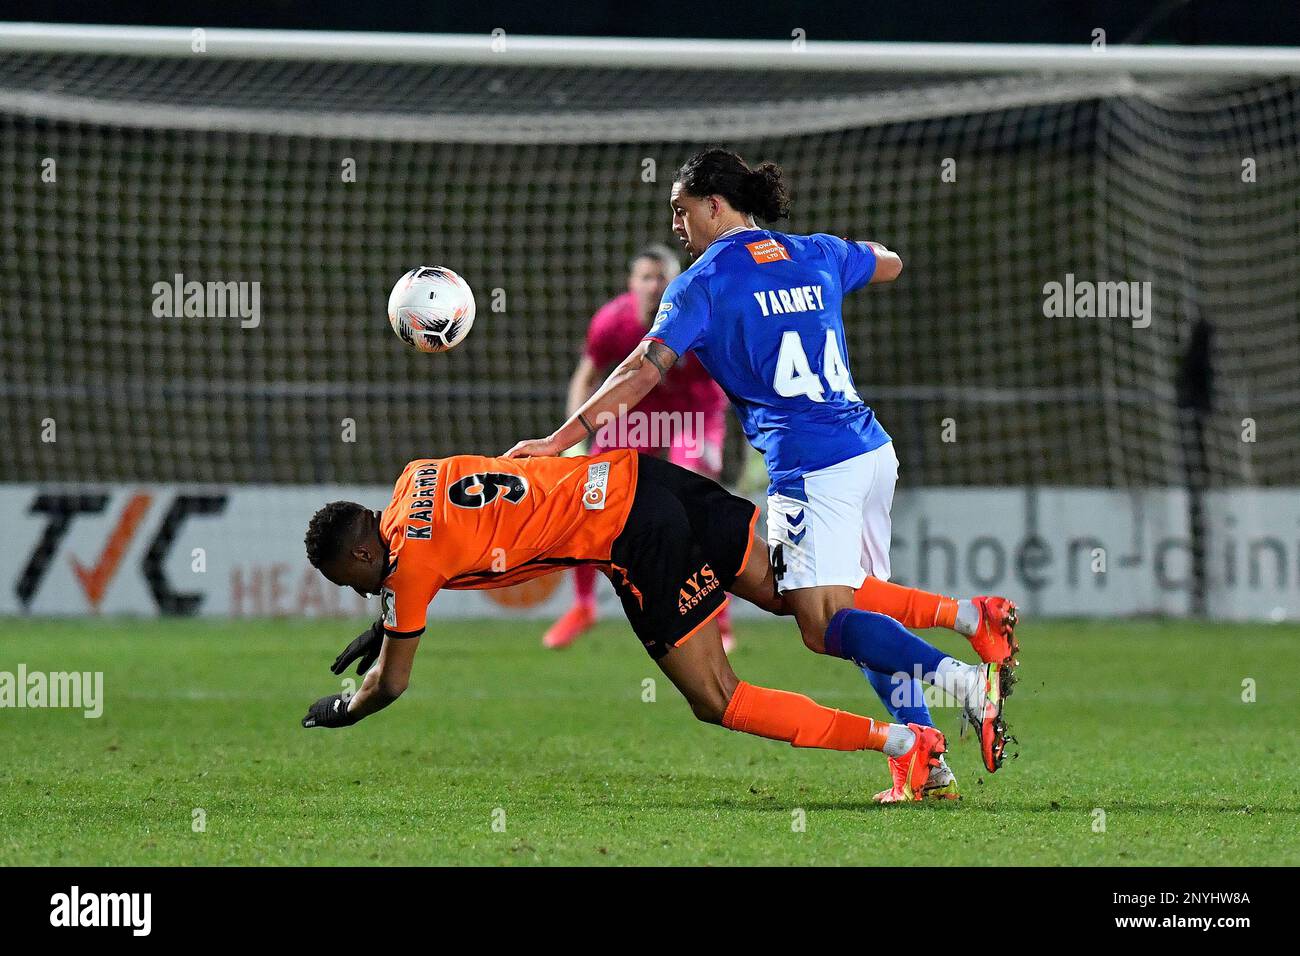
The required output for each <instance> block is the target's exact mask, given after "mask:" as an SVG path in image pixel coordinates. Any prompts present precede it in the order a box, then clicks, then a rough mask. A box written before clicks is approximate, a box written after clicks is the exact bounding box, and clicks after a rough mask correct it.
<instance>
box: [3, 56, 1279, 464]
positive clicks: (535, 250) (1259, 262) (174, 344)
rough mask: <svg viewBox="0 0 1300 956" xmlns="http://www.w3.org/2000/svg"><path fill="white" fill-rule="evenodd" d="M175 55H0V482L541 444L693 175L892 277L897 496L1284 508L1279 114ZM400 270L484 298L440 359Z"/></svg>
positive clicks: (825, 73)
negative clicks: (442, 273)
mask: <svg viewBox="0 0 1300 956" xmlns="http://www.w3.org/2000/svg"><path fill="white" fill-rule="evenodd" d="M488 43H489V41H488V40H487V39H486V38H484V39H483V40H482V41H481V45H482V46H483V47H484V48H485V50H486V48H487V47H488ZM174 52H175V51H172V50H169V51H165V55H164V53H156V52H151V51H149V50H141V51H138V52H120V51H118V52H115V51H113V50H101V51H98V52H94V51H92V52H85V51H80V52H73V51H70V50H59V49H39V50H38V49H17V48H12V47H6V48H5V49H4V50H3V51H0V189H2V190H3V196H4V197H5V198H4V201H3V203H0V314H2V315H3V323H4V335H3V339H2V341H0V389H3V393H4V396H3V400H2V401H0V443H3V446H4V448H5V453H4V455H3V456H0V481H69V482H77V481H85V480H87V479H89V478H93V479H94V480H97V481H121V480H129V481H163V482H170V481H186V482H256V483H308V482H335V483H340V482H347V483H370V482H373V483H386V482H388V481H390V480H391V478H392V476H393V475H394V474H395V473H396V472H397V470H398V469H399V468H400V466H401V465H402V463H404V462H405V461H407V460H408V459H410V458H412V457H416V456H422V455H441V454H449V453H453V452H477V453H488V454H492V453H499V452H500V451H503V450H504V449H506V448H507V447H509V446H510V445H511V444H512V443H513V442H515V441H516V440H518V439H520V438H525V437H536V436H540V435H543V434H545V433H546V432H547V431H549V430H550V429H551V428H553V427H554V426H555V425H556V424H557V423H558V422H559V421H560V420H561V418H562V414H563V405H564V393H565V386H566V382H567V379H568V377H569V375H570V373H571V371H572V369H573V367H574V364H575V362H576V360H577V357H578V354H579V349H580V346H581V341H582V336H583V333H584V330H585V327H586V323H587V320H588V319H589V317H590V316H591V315H592V313H593V312H594V311H595V310H596V309H597V308H599V306H600V305H601V304H603V303H604V302H605V301H607V300H608V299H609V298H611V297H613V296H614V295H616V294H617V293H619V292H620V291H622V289H623V288H624V285H623V283H624V273H625V265H626V262H627V260H628V257H629V255H630V254H631V253H632V252H633V251H634V250H636V249H637V248H638V247H640V246H642V245H643V244H645V243H647V242H650V241H660V242H663V241H665V240H668V241H671V236H670V224H669V212H668V202H667V199H668V192H669V189H670V186H671V183H672V179H673V176H674V172H675V170H676V168H677V167H678V166H679V165H680V163H681V162H682V161H683V160H684V159H685V158H686V157H687V156H689V155H690V154H691V153H692V152H693V151H694V150H696V149H697V148H699V147H702V146H705V145H714V144H725V145H728V146H730V147H732V148H734V149H736V150H737V151H739V152H740V153H741V154H742V155H743V156H744V157H746V159H748V160H750V161H760V160H773V161H775V162H777V163H779V164H780V165H781V166H782V167H783V168H784V169H785V171H786V173H787V176H788V179H789V182H790V184H791V187H792V192H793V197H794V206H793V214H792V218H791V220H790V221H789V222H788V223H782V224H779V225H777V226H775V227H774V228H778V229H781V230H784V231H790V232H830V233H834V234H838V235H843V236H848V237H853V238H869V239H873V240H878V241H882V242H885V243H886V244H888V245H889V246H890V247H891V248H893V249H895V250H897V251H899V252H900V254H901V255H902V256H903V259H904V261H905V264H906V267H905V271H904V274H903V277H902V279H901V280H900V281H899V282H897V283H896V284H894V285H893V286H890V287H886V288H883V289H870V290H867V291H865V292H864V293H860V294H856V295H854V296H852V297H850V299H849V300H848V302H847V304H846V306H845V324H846V329H847V332H848V337H849V344H850V356H849V361H850V364H851V366H852V369H853V372H854V375H855V378H856V382H857V386H858V391H859V392H860V393H861V394H862V396H863V398H864V400H866V401H867V402H868V403H869V404H871V405H872V406H874V407H875V408H876V409H877V410H878V412H879V415H880V417H881V419H882V421H883V423H884V424H885V426H886V428H887V429H888V430H889V431H890V432H891V433H892V435H893V436H894V438H895V440H896V441H897V442H898V444H899V446H900V456H901V457H902V458H903V460H904V463H905V467H906V476H905V478H906V481H907V483H908V484H910V485H914V486H916V485H966V484H969V485H1000V486H1016V485H1053V484H1058V485H1059V484H1068V485H1087V486H1100V487H1128V486H1164V485H1183V484H1186V483H1187V481H1188V478H1187V476H1188V474H1189V473H1192V472H1195V473H1196V474H1199V475H1201V476H1202V479H1203V480H1204V481H1206V482H1208V483H1209V484H1211V485H1218V486H1230V485H1242V484H1247V485H1270V484H1272V485H1284V484H1288V483H1290V484H1294V483H1295V482H1296V479H1297V475H1298V474H1300V374H1298V373H1297V367H1298V363H1300V321H1297V315H1296V308H1297V305H1296V303H1297V301H1300V270H1298V269H1297V263H1300V255H1298V253H1300V227H1298V226H1297V223H1298V222H1300V168H1298V163H1300V160H1298V157H1300V132H1298V125H1297V121H1298V120H1300V81H1298V79H1297V77H1296V76H1294V75H1285V74H1284V73H1279V74H1278V75H1272V76H1269V75H1233V74H1232V73H1230V72H1229V73H1222V72H1220V73H1216V74H1213V75H1211V74H1208V73H1204V72H1199V71H1197V72H1189V73H1188V74H1186V75H1180V74H1178V73H1176V72H1175V73H1169V72H1165V73H1162V74H1160V75H1158V76H1144V75H1142V74H1141V73H1135V72H1131V71H1125V70H1121V69H1116V70H1112V71H1097V70H1089V71H1087V72H1083V71H1079V70H1074V69H1072V68H1070V67H1069V66H1068V64H1063V65H1062V67H1061V68H1059V69H1056V70H1054V71H1048V72H1044V71H1043V70H1041V69H1035V70H1032V71H1026V70H1017V69H1010V68H1008V69H1005V70H1002V71H1000V72H988V71H987V70H979V71H978V72H977V71H976V70H975V69H969V70H964V71H963V70H962V69H960V68H955V69H938V68H931V69H928V70H921V71H918V70H910V71H903V72H899V71H877V70H861V69H850V68H836V69H822V68H818V69H801V68H799V67H798V66H792V65H791V64H790V63H789V62H783V63H782V64H780V65H779V68H772V67H771V66H770V65H764V64H761V63H756V64H754V65H751V66H748V67H746V66H737V65H734V64H726V65H725V66H719V65H717V64H716V63H714V62H713V61H711V60H710V59H709V58H708V57H703V58H701V59H700V60H699V62H698V63H697V64H695V65H685V64H683V63H681V62H679V61H674V62H673V64H672V65H670V66H659V67H656V66H654V65H646V64H644V63H642V62H637V63H634V64H631V65H620V64H618V63H610V62H607V61H602V62H593V63H592V64H591V65H583V64H581V63H569V64H565V65H536V64H534V63H532V62H530V61H528V60H526V59H520V58H518V57H513V56H512V55H511V52H510V49H509V47H506V49H504V50H503V51H502V52H501V55H499V56H496V57H493V56H491V55H482V56H479V57H477V58H476V59H475V58H473V57H470V58H464V57H462V58H459V59H458V58H454V57H453V58H448V59H447V60H446V61H445V62H444V61H441V60H440V59H439V58H437V57H433V58H430V60H429V62H380V61H379V60H378V58H375V57H373V56H372V54H370V53H368V52H367V51H366V50H365V49H360V50H358V51H357V52H356V53H355V58H349V57H348V55H347V54H346V51H344V53H342V54H340V53H339V52H338V51H337V50H336V51H334V52H333V53H331V54H330V55H329V56H320V57H319V58H311V57H304V56H302V55H300V54H296V55H294V56H293V57H292V58H289V57H286V58H282V59H277V58H274V57H270V58H268V57H265V56H256V57H252V56H235V57H230V56H224V55H219V52H218V51H213V52H202V53H188V55H172V54H173V53H174ZM797 56H798V54H797V53H793V54H791V57H795V58H797ZM795 62H797V59H796V60H795ZM420 264H443V265H447V266H450V267H451V268H453V269H455V270H456V271H458V272H459V273H461V274H462V275H463V276H464V277H465V278H466V279H467V280H468V281H469V283H470V285H471V286H472V287H473V288H474V290H475V292H476V296H477V300H478V315H479V318H478V321H477V324H476V325H475V328H474V331H473V332H472V333H471V335H470V337H469V339H468V340H467V341H466V342H465V343H464V345H462V346H461V347H460V348H458V349H457V350H456V351H454V352H453V353H450V354H447V355H440V356H433V357H430V356H427V355H421V354H418V353H415V352H412V351H409V350H407V349H406V348H405V347H404V346H403V345H402V343H401V342H400V341H399V340H398V339H397V338H396V337H394V336H393V335H392V334H391V332H390V331H389V330H388V328H387V324H386V320H385V314H384V307H385V302H386V297H387V293H388V290H389V288H390V286H391V284H392V283H393V282H394V281H395V280H396V278H397V277H399V276H400V275H402V274H403V273H404V272H405V271H406V270H407V269H409V268H411V267H412V266H415V265H420ZM190 283H199V284H200V286H201V287H202V290H203V292H202V295H201V296H200V298H201V299H202V302H201V304H200V303H195V304H194V308H190V307H189V305H188V304H187V303H189V302H190V300H191V295H190V291H189V290H190V289H191V286H190V285H189V284H190ZM214 292H215V296H214ZM177 307H179V314H176V313H177V311H178V308H177ZM191 312H200V313H201V314H189V313H191ZM49 423H53V427H56V428H57V434H58V440H57V442H53V443H51V442H42V441H40V440H38V438H39V436H40V434H41V430H42V428H43V427H49ZM732 444H733V449H732V451H731V453H730V456H729V461H730V472H731V473H732V474H734V473H735V470H736V468H737V463H738V456H739V454H740V451H739V449H738V447H737V446H738V443H737V442H733V443H732Z"/></svg>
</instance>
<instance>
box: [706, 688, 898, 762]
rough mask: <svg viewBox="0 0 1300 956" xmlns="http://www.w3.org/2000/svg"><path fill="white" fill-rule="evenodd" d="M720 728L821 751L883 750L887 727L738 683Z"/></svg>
mask: <svg viewBox="0 0 1300 956" xmlns="http://www.w3.org/2000/svg"><path fill="white" fill-rule="evenodd" d="M722 726H724V727H726V728H728V729H730V730H736V731H739V732H741V733H743V734H753V735H754V736H756V737H767V738H768V739H769V740H784V741H786V742H788V743H789V744H790V746H791V747H818V748H820V749H822V750H883V749H884V747H885V737H886V735H887V733H888V731H889V724H884V723H877V722H876V721H874V720H872V719H871V718H870V717H859V716H858V715H857V714H850V713H848V712H847V711H843V710H832V709H831V708H830V707H823V706H822V705H821V704H819V703H817V702H816V701H815V700H813V699H812V698H810V697H805V696H804V695H803V694H792V693H790V692H789V691H785V690H771V689H770V688H767V687H755V686H754V685H753V684H746V683H745V682H744V681H741V682H740V683H739V684H738V685H737V686H736V692H735V693H734V694H732V696H731V702H730V703H729V704H727V712H726V713H725V714H723V716H722Z"/></svg>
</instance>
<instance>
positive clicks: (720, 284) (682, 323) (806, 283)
mask: <svg viewBox="0 0 1300 956" xmlns="http://www.w3.org/2000/svg"><path fill="white" fill-rule="evenodd" d="M875 269H876V254H875V252H874V251H873V250H872V249H871V247H870V246H868V245H867V244H866V243H861V242H850V241H847V240H844V239H839V238H836V237H835V236H828V235H822V234H818V235H812V236H788V235H785V234H783V233H779V232H771V231H769V230H766V229H749V230H745V231H743V232H737V233H732V234H731V235H728V236H725V237H723V238H720V239H718V240H716V241H715V242H714V243H713V244H712V245H710V246H709V248H708V249H706V250H705V251H704V254H703V255H701V256H700V257H699V258H698V259H697V260H695V262H694V263H692V264H691V267H690V268H689V269H687V270H686V271H685V272H683V273H682V274H681V275H679V276H678V277H677V278H676V279H674V280H673V282H672V283H671V284H670V285H669V286H668V288H667V290H666V291H665V293H664V298H663V301H662V302H661V303H660V305H659V314H658V315H657V316H656V318H655V324H654V326H653V327H652V328H651V329H650V331H649V332H648V333H647V334H646V337H647V338H652V339H655V340H657V341H659V342H662V343H663V344H664V345H666V346H668V347H669V348H670V349H672V350H673V351H674V352H676V353H677V354H678V355H685V354H686V353H687V352H689V351H694V352H695V354H696V355H697V356H698V357H699V359H700V361H701V362H702V363H703V364H704V367H705V368H707V369H708V371H709V374H711V375H712V376H713V378H714V381H716V382H717V383H718V384H719V385H721V386H722V388H723V390H724V391H725V392H726V393H727V397H728V398H730V399H731V403H732V405H733V406H735V409H736V415H737V416H738V417H739V418H740V423H741V425H742V426H743V427H744V429H745V436H746V437H747V438H748V439H749V443H750V444H751V445H753V446H754V447H755V448H756V449H758V450H759V451H760V452H762V453H763V458H764V460H765V461H766V462H767V472H768V476H769V478H770V479H771V491H772V492H775V491H778V490H782V489H797V488H798V486H799V484H800V483H801V480H802V478H803V476H804V475H805V474H807V473H808V472H810V471H816V470H817V469H819V468H826V467H829V466H830V465H835V464H839V463H840V462H842V461H847V460H848V459H850V458H854V457H856V456H858V455H861V454H863V453H865V452H868V451H871V450H873V449H875V448H879V447H880V446H881V445H883V444H885V443H886V442H888V441H889V440H890V439H889V435H888V434H886V432H885V430H884V429H883V428H882V427H881V426H880V423H879V422H878V421H876V416H875V414H874V413H873V412H872V411H871V409H870V408H868V407H867V406H866V405H865V404H864V403H863V401H862V399H861V397H859V395H858V391H857V388H856V387H855V386H854V384H853V375H852V373H851V372H850V371H849V357H848V349H847V348H846V346H845V341H844V321H843V318H842V317H841V315H840V305H841V303H842V302H843V299H844V295H845V293H848V292H852V291H853V290H854V289H858V288H861V287H862V286H864V285H866V284H867V283H868V282H870V281H871V276H872V274H873V273H874V272H875Z"/></svg>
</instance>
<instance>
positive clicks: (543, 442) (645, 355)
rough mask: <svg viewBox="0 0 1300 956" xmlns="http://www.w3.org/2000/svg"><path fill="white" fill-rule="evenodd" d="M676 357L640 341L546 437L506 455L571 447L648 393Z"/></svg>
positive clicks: (524, 443)
mask: <svg viewBox="0 0 1300 956" xmlns="http://www.w3.org/2000/svg"><path fill="white" fill-rule="evenodd" d="M676 361H677V353H676V352H674V351H673V350H672V349H670V348H668V347H667V346H666V345H663V344H661V343H659V342H654V341H650V340H647V341H644V342H642V343H641V344H640V345H638V346H637V348H636V350H635V351H634V352H633V353H632V354H631V355H629V356H628V357H627V358H625V359H624V360H623V361H622V362H620V363H619V364H618V366H617V367H616V368H615V369H614V371H613V372H611V373H610V375H609V378H607V379H605V383H604V384H603V385H601V386H600V388H598V389H597V390H596V394H594V395H592V396H591V398H589V399H587V401H586V402H584V403H583V404H582V406H581V407H580V408H579V409H578V410H577V411H576V412H575V413H574V414H573V415H571V416H570V417H569V420H568V421H566V422H565V423H564V424H563V425H561V426H560V427H559V428H558V429H556V430H555V431H554V432H552V433H551V434H550V435H548V436H547V437H546V438H539V439H529V440H527V441H521V442H519V443H518V444H516V445H515V446H514V447H513V448H511V449H510V450H509V451H508V452H506V454H505V457H506V458H519V457H525V456H534V455H558V454H561V453H562V452H564V451H565V450H567V449H569V448H572V447H573V446H574V445H576V444H577V443H578V442H580V441H582V440H583V439H584V438H589V437H591V436H593V435H595V433H596V430H597V429H598V428H599V427H600V426H601V425H602V424H604V423H605V422H606V421H608V420H609V418H608V417H607V416H610V417H617V416H618V415H620V414H622V413H623V412H625V411H628V410H630V409H633V408H635V407H636V406H637V404H638V403H640V401H641V399H643V398H645V397H646V396H647V395H648V394H650V392H651V390H652V389H653V388H654V387H655V386H656V385H658V384H659V383H660V382H661V381H662V380H663V377H664V376H665V375H666V374H668V370H669V369H670V368H672V367H673V364H674V363H675V362H676Z"/></svg>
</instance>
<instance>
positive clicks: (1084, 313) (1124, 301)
mask: <svg viewBox="0 0 1300 956" xmlns="http://www.w3.org/2000/svg"><path fill="white" fill-rule="evenodd" d="M1043 315H1044V316H1046V317H1047V318H1049V319H1059V318H1070V319H1074V318H1079V319H1132V321H1133V328H1135V329H1145V328H1147V327H1148V326H1150V325H1151V283H1150V281H1147V282H1093V281H1092V280H1090V279H1075V277H1074V273H1073V272H1067V273H1066V274H1065V281H1064V282H1048V283H1045V284H1044V285H1043Z"/></svg>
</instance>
